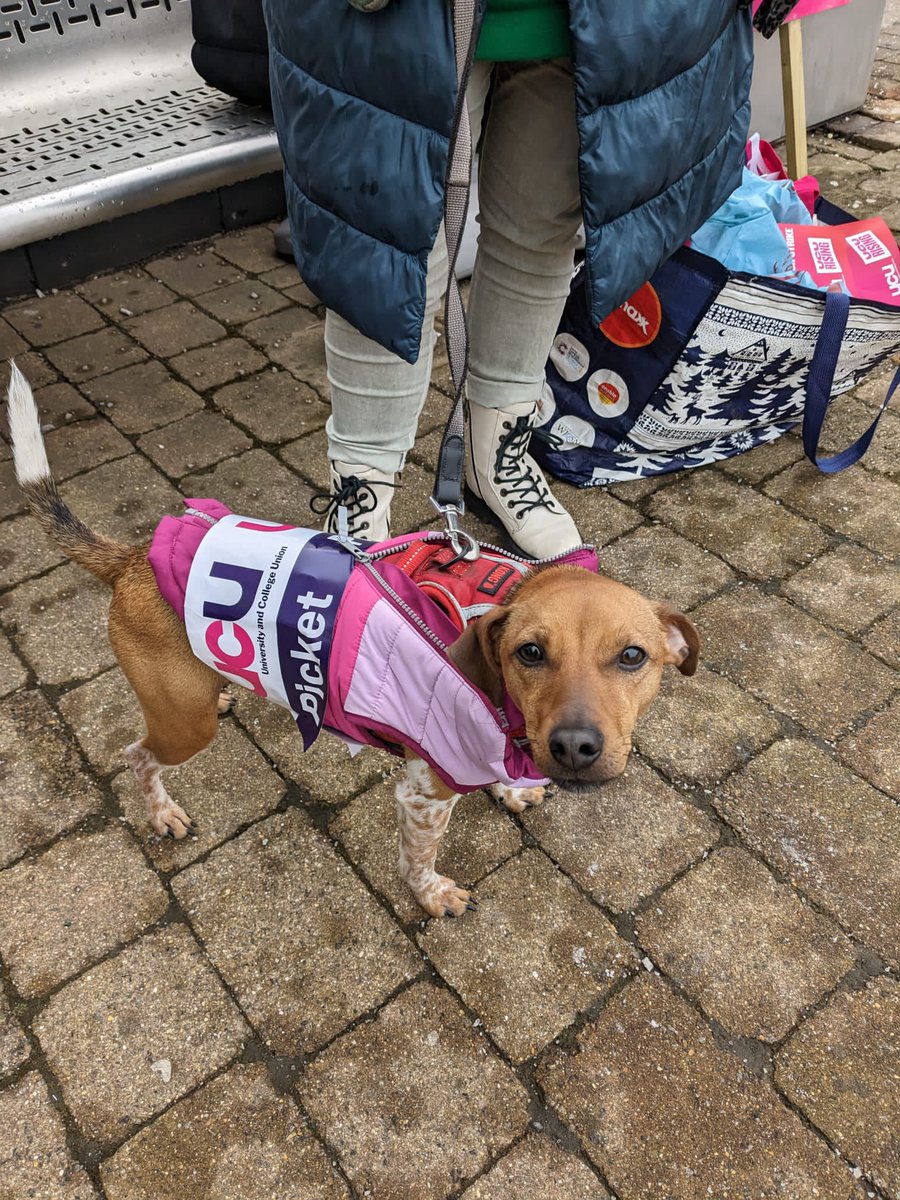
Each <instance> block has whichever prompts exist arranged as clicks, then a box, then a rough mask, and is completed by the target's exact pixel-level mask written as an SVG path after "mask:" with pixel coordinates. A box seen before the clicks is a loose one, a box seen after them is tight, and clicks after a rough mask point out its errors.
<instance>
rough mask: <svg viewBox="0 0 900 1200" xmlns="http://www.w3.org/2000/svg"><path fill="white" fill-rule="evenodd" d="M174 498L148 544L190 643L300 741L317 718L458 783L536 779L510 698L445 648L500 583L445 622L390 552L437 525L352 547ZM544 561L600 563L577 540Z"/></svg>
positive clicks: (318, 723)
mask: <svg viewBox="0 0 900 1200" xmlns="http://www.w3.org/2000/svg"><path fill="white" fill-rule="evenodd" d="M185 504H186V505H187V509H188V511H187V513H186V514H185V515H184V516H183V517H164V518H163V519H162V521H161V522H160V523H159V525H158V526H157V529H156V532H155V533H154V536H153V542H152V545H151V547H150V551H149V553H148V559H149V561H150V563H151V565H152V567H153V570H154V572H155V574H156V579H157V583H158V586H159V589H160V592H161V593H162V595H163V596H164V597H165V599H166V600H167V601H168V602H169V604H170V605H171V606H172V608H173V609H174V610H175V612H176V613H177V614H178V615H179V617H181V619H182V620H183V621H184V622H185V627H186V630H187V633H188V638H189V640H190V643H191V648H192V650H193V651H194V653H195V654H196V655H197V657H198V658H200V659H201V660H202V661H204V662H206V663H208V664H209V666H211V667H212V668H213V669H214V670H216V671H218V672H219V673H220V674H221V675H224V676H225V677H226V678H228V679H231V680H233V681H234V682H235V683H238V684H240V685H241V686H242V687H248V688H251V689H252V690H253V691H255V692H257V694H258V695H262V696H267V697H269V698H270V699H273V700H275V701H276V702H278V703H280V704H282V705H284V706H285V707H287V708H289V709H290V711H291V713H292V714H293V716H294V718H295V719H296V721H297V725H298V727H299V729H300V732H301V734H302V736H303V741H304V745H305V747H306V748H307V749H308V748H309V746H310V745H311V744H312V742H313V740H314V739H315V737H316V735H317V734H318V732H319V730H320V729H321V728H323V727H324V728H325V729H327V730H329V731H330V732H332V733H335V734H337V735H338V736H339V737H341V738H343V739H344V740H345V741H347V742H350V743H361V744H365V745H370V746H377V747H380V748H381V749H385V750H388V751H390V752H392V753H394V754H402V753H403V747H404V746H405V747H408V748H409V749H410V750H412V751H413V752H414V753H415V754H417V755H419V756H420V757H421V758H423V759H425V761H426V762H428V763H429V764H430V765H431V766H432V767H433V768H434V770H435V771H436V772H437V773H438V775H440V777H441V778H442V779H443V780H444V782H445V783H446V784H447V785H448V786H449V787H452V788H454V789H455V790H456V791H458V792H469V791H473V790H475V789H477V788H480V787H485V786H487V785H489V784H491V783H504V784H506V785H508V786H510V787H528V786H530V785H532V784H535V783H539V782H544V780H543V777H542V776H541V773H540V772H539V771H538V769H537V767H536V766H535V764H534V762H533V761H532V759H531V757H530V755H529V753H528V748H527V742H525V740H524V736H523V729H522V726H523V719H522V714H521V713H520V712H519V711H518V709H517V708H516V707H515V705H514V704H513V703H512V701H511V700H510V698H509V697H506V698H505V699H504V703H503V705H502V707H501V708H497V707H495V706H494V704H492V703H491V701H490V700H489V699H488V697H487V696H486V695H485V694H484V693H483V692H482V691H481V690H480V689H478V688H476V687H475V686H474V684H472V683H470V682H469V681H468V680H467V679H466V678H465V677H464V676H463V675H461V674H460V672H459V671H458V670H457V669H456V667H455V666H454V664H453V663H452V662H451V661H450V659H449V658H448V657H447V653H446V651H447V647H448V646H450V645H451V644H452V643H453V642H454V641H456V639H457V638H458V637H459V633H460V624H461V623H464V621H465V617H466V615H468V614H471V613H472V612H475V613H477V612H479V611H484V608H485V607H486V606H487V604H490V603H496V602H497V601H498V600H499V599H501V598H502V593H498V594H497V595H496V596H491V595H488V596H487V597H486V599H485V603H483V604H481V605H469V604H468V603H455V602H451V603H449V604H447V605H445V607H447V608H448V609H449V611H453V612H454V615H456V614H457V613H458V612H459V611H460V610H462V611H463V618H462V621H460V620H459V619H458V618H457V622H456V623H454V621H453V620H451V619H450V617H449V616H448V615H447V612H446V611H444V609H443V608H441V607H439V606H438V604H437V603H435V601H434V600H433V599H432V598H431V597H430V596H429V595H428V594H426V592H427V591H428V589H427V588H425V587H419V586H418V585H417V584H416V583H415V582H414V581H413V579H411V578H410V577H409V575H407V574H405V573H404V571H403V570H400V569H399V568H398V567H397V566H396V565H395V563H394V562H392V561H391V558H392V557H393V558H394V559H395V560H396V559H397V558H398V551H403V550H405V549H406V548H408V547H411V546H413V544H414V543H418V542H423V541H425V542H430V541H437V542H439V543H441V544H446V538H445V537H444V535H442V534H437V533H431V534H414V535H412V536H411V537H401V538H393V539H391V540H390V541H387V542H383V543H380V544H378V545H375V546H369V547H366V548H365V549H362V548H360V549H358V550H351V549H348V548H347V547H346V546H345V545H343V544H341V543H339V542H337V541H336V540H335V539H334V538H332V537H329V536H328V535H325V534H322V533H318V532H316V531H314V530H309V529H300V528H297V527H295V526H287V525H273V524H270V523H267V522H261V521H255V520H251V519H248V518H243V517H238V516H235V515H234V514H232V513H231V512H230V510H229V509H227V508H226V507H225V506H224V505H223V504H220V503H219V502H218V501H217V500H187V501H185ZM485 554H486V555H490V557H491V558H492V560H493V561H494V562H495V563H498V562H503V563H507V564H510V565H512V566H514V568H515V570H514V572H512V571H511V572H503V574H504V576H505V575H506V574H509V575H511V576H512V575H514V576H515V578H518V577H520V575H521V573H522V572H523V570H525V569H527V566H528V564H525V563H524V562H523V561H522V560H519V559H516V558H514V557H512V556H506V555H504V554H503V552H502V551H498V550H496V549H495V548H493V547H488V548H485ZM403 557H405V558H406V559H409V557H410V556H409V555H405V556H403ZM412 557H416V556H415V555H413V556H412ZM554 561H556V562H560V563H569V564H572V565H577V566H582V567H585V568H586V569H588V570H591V571H596V570H597V559H596V555H595V553H594V551H593V549H592V548H590V547H586V546H585V547H580V548H579V549H577V550H574V551H571V552H570V553H568V554H566V555H562V556H560V557H559V558H558V559H556V560H554ZM448 580H450V581H451V583H450V590H451V591H452V575H451V573H449V572H448ZM510 582H513V580H510ZM443 588H444V582H443V580H441V581H440V583H439V585H438V592H441V591H442V590H443ZM431 590H432V594H435V590H434V588H432V589H431ZM507 590H508V589H507ZM466 599H467V600H468V599H471V597H468V596H467V597H466ZM454 603H455V607H454V606H453V605H454Z"/></svg>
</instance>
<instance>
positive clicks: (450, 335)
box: [431, 0, 479, 559]
mask: <svg viewBox="0 0 900 1200" xmlns="http://www.w3.org/2000/svg"><path fill="white" fill-rule="evenodd" d="M477 3H478V0H453V34H454V38H455V41H456V80H457V95H456V113H455V116H454V120H453V134H452V135H451V139H450V154H449V170H448V172H447V182H446V190H445V194H444V233H445V236H446V239H447V258H448V261H449V267H448V270H449V277H448V282H447V296H446V299H445V301H444V337H445V338H446V339H447V356H448V358H449V360H450V374H451V377H452V379H453V394H454V402H453V411H452V412H451V413H450V417H449V419H448V421H447V425H446V427H445V429H444V436H443V438H442V439H441V448H440V451H439V452H438V465H437V474H436V478H435V481H434V490H433V492H432V494H431V503H432V504H433V505H434V507H435V508H436V509H437V511H438V512H439V513H440V514H441V515H442V516H443V518H444V521H445V523H446V526H447V532H448V534H449V536H450V543H451V545H452V546H453V549H454V550H455V551H456V553H457V554H458V555H459V556H460V557H461V558H467V559H472V558H477V557H478V553H479V550H478V543H477V542H476V541H475V539H474V538H472V537H471V536H470V535H469V534H467V533H465V532H464V531H463V530H462V529H461V528H460V526H459V518H460V517H461V516H462V514H463V511H464V504H463V479H464V474H465V462H466V455H465V435H466V411H465V409H466V375H467V373H468V369H469V330H468V327H467V325H466V312H465V309H464V308H463V302H462V296H461V294H460V290H459V284H458V283H457V281H456V260H457V257H458V256H459V248H460V244H461V242H462V235H463V230H464V229H465V226H466V214H467V212H468V208H469V183H470V180H471V177H472V131H471V128H470V126H469V110H468V108H467V107H466V86H467V83H468V78H469V68H470V66H471V63H472V58H473V56H474V52H475V46H474V44H473V42H474V37H475V9H476V5H477Z"/></svg>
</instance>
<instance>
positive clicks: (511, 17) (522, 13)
mask: <svg viewBox="0 0 900 1200" xmlns="http://www.w3.org/2000/svg"><path fill="white" fill-rule="evenodd" d="M571 53H572V47H571V43H570V41H569V6H568V3H567V0H487V10H486V11H485V14H484V21H483V22H482V26H481V33H480V35H479V37H478V46H477V48H476V51H475V57H476V58H481V59H484V60H485V61H487V62H522V61H529V60H531V61H536V60H538V59H545V58H568V57H569V56H570V55H571Z"/></svg>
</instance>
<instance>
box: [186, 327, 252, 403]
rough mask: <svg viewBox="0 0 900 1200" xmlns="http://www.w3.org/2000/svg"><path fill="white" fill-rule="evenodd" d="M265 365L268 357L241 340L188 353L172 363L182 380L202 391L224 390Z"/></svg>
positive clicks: (234, 338) (233, 338)
mask: <svg viewBox="0 0 900 1200" xmlns="http://www.w3.org/2000/svg"><path fill="white" fill-rule="evenodd" d="M265 365H266V359H265V357H264V356H263V355H262V354H260V353H259V351H258V350H254V349H253V347H252V346H250V345H249V344H248V343H247V342H245V341H244V339H243V338H239V337H231V338H226V339H225V340H224V341H221V342H216V343H215V344H214V345H212V346H201V347H199V348H198V349H197V350H189V351H188V353H187V354H180V355H179V356H178V357H177V358H173V359H172V360H171V363H170V366H171V367H172V369H173V370H175V371H177V372H178V374H179V375H180V376H181V377H182V379H184V380H185V381H186V382H187V383H189V384H190V385H191V387H195V388H198V389H199V390H200V391H205V390H206V389H207V388H214V387H221V386H222V384H223V383H230V381H231V380H232V379H239V378H243V377H244V376H245V375H251V374H252V373H253V372H254V371H259V370H261V369H262V368H263V367H264V366H265Z"/></svg>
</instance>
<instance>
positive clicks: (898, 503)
mask: <svg viewBox="0 0 900 1200" xmlns="http://www.w3.org/2000/svg"><path fill="white" fill-rule="evenodd" d="M897 133H898V135H900V126H898V128H897ZM765 490H766V491H767V492H768V493H769V494H770V495H772V496H777V497H778V498H779V499H780V500H783V501H784V503H785V504H787V505H790V507H791V508H796V509H799V511H800V512H803V513H805V514H806V515H807V516H809V517H812V518H813V519H814V520H816V521H818V522H819V524H821V525H828V526H830V527H831V528H832V529H834V530H836V531H837V532H838V533H842V534H844V536H845V537H849V538H852V539H853V540H854V541H856V542H861V543H862V545H864V546H868V547H869V549H870V550H875V551H877V552H878V553H879V554H885V555H888V556H890V555H892V554H895V553H896V551H897V525H896V514H897V512H898V510H900V486H898V485H897V484H895V483H892V482H891V481H890V480H889V479H884V478H882V477H881V476H879V475H870V474H869V473H868V472H866V471H864V470H857V471H853V472H852V473H851V475H850V477H849V478H848V477H847V476H846V475H822V474H821V473H820V472H819V471H817V470H816V468H815V467H814V466H813V465H812V464H811V463H799V464H798V465H797V466H796V467H791V468H790V469H789V470H787V471H784V472H782V474H781V475H778V476H776V478H775V479H772V480H770V481H769V482H768V483H767V484H766V485H765Z"/></svg>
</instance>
